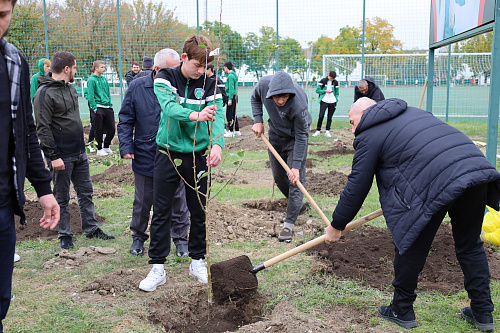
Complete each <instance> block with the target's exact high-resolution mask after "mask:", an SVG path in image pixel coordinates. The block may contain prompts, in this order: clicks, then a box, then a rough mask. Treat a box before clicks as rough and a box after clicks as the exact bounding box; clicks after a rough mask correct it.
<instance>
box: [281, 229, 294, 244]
mask: <svg viewBox="0 0 500 333" xmlns="http://www.w3.org/2000/svg"><path fill="white" fill-rule="evenodd" d="M292 237H293V231H292V230H290V229H288V228H283V230H281V232H280V233H279V235H278V240H279V241H280V242H287V243H288V242H291V241H292Z"/></svg>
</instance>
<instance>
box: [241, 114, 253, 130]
mask: <svg viewBox="0 0 500 333" xmlns="http://www.w3.org/2000/svg"><path fill="white" fill-rule="evenodd" d="M253 124H254V121H253V119H252V118H250V117H249V116H241V117H238V125H239V126H240V128H242V127H245V126H253Z"/></svg>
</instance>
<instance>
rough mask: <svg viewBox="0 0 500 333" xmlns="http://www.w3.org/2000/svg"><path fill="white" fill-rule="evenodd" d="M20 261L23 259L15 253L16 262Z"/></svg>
mask: <svg viewBox="0 0 500 333" xmlns="http://www.w3.org/2000/svg"><path fill="white" fill-rule="evenodd" d="M19 260H21V257H20V256H19V254H17V253H14V262H18V261H19Z"/></svg>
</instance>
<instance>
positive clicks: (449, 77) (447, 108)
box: [446, 44, 451, 121]
mask: <svg viewBox="0 0 500 333" xmlns="http://www.w3.org/2000/svg"><path fill="white" fill-rule="evenodd" d="M450 81H451V44H450V45H448V78H447V80H446V121H448V113H449V109H450Z"/></svg>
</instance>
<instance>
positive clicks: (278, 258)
mask: <svg viewBox="0 0 500 333" xmlns="http://www.w3.org/2000/svg"><path fill="white" fill-rule="evenodd" d="M380 215H382V209H379V210H376V211H374V212H373V213H370V214H368V215H365V216H363V217H361V218H359V219H357V220H354V221H352V222H350V223H348V224H347V225H346V227H345V229H344V230H343V231H342V233H344V232H346V231H349V230H352V229H354V228H356V227H357V226H360V225H362V224H364V223H366V222H368V221H370V220H373V219H374V218H376V217H379V216H380ZM324 241H325V235H323V236H320V237H318V238H315V239H313V240H310V241H309V242H307V243H304V244H302V245H300V246H297V247H295V248H293V249H291V250H288V251H286V252H285V253H282V254H280V255H278V256H276V257H274V258H271V259H269V260H268V261H266V262H264V267H265V268H267V267H269V266H272V265H274V264H277V263H279V262H280V261H283V260H285V259H287V258H290V257H291V256H294V255H296V254H297V253H300V252H303V251H305V250H307V249H310V248H311V247H314V246H316V245H319V244H321V243H323V242H324Z"/></svg>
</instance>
